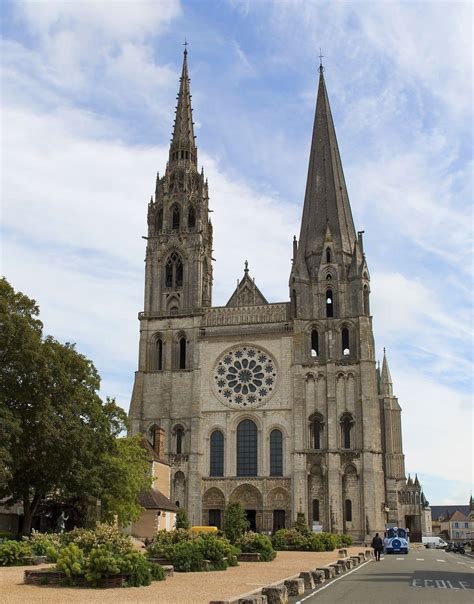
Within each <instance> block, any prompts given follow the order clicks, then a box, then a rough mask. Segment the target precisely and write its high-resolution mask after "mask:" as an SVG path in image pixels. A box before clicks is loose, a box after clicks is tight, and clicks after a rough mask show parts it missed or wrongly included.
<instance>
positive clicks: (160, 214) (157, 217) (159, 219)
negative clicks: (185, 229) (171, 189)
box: [156, 208, 163, 231]
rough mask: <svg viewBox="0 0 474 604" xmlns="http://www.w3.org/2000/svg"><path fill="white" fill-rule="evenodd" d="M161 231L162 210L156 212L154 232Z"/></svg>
mask: <svg viewBox="0 0 474 604" xmlns="http://www.w3.org/2000/svg"><path fill="white" fill-rule="evenodd" d="M162 229H163V208H160V209H159V210H158V214H157V215H156V230H157V231H161V230H162Z"/></svg>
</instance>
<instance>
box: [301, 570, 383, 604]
mask: <svg viewBox="0 0 474 604" xmlns="http://www.w3.org/2000/svg"><path fill="white" fill-rule="evenodd" d="M370 562H373V560H367V562H364V563H363V564H361V565H360V566H356V568H353V569H352V570H350V571H349V572H348V573H346V574H344V575H341V576H340V577H336V578H335V579H333V580H332V581H330V582H329V583H328V584H327V585H323V586H322V587H320V588H319V589H317V590H315V591H313V592H312V593H310V594H308V595H307V596H306V597H304V598H301V600H297V602H296V604H301V602H304V601H305V600H307V599H308V598H312V597H313V596H314V595H316V594H318V593H319V592H320V591H323V589H327V588H328V587H331V585H334V583H336V581H339V579H344V577H347V575H350V574H351V573H354V572H355V571H356V570H359V569H360V568H362V567H363V566H365V565H366V564H370Z"/></svg>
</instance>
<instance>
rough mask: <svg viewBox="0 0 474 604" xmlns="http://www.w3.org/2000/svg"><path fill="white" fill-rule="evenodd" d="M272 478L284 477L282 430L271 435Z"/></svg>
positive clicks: (273, 431)
mask: <svg viewBox="0 0 474 604" xmlns="http://www.w3.org/2000/svg"><path fill="white" fill-rule="evenodd" d="M270 476H283V436H282V433H281V432H280V430H272V432H271V434H270Z"/></svg>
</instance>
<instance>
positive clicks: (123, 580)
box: [24, 569, 128, 588]
mask: <svg viewBox="0 0 474 604" xmlns="http://www.w3.org/2000/svg"><path fill="white" fill-rule="evenodd" d="M127 578H128V577H127V575H112V576H110V577H103V578H102V579H100V580H99V581H97V583H96V585H95V587H102V588H104V587H124V586H125V585H126V584H127ZM24 583H26V584H27V585H50V586H53V585H56V586H59V585H63V586H64V585H73V586H74V587H92V585H91V583H89V582H88V581H87V580H86V578H85V577H82V576H77V577H75V578H74V579H73V580H72V581H70V580H69V578H68V576H67V575H66V573H64V572H62V571H60V570H54V569H42V570H25V577H24Z"/></svg>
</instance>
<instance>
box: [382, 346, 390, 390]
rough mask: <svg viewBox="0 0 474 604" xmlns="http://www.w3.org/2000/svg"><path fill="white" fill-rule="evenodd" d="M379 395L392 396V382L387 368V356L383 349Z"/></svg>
mask: <svg viewBox="0 0 474 604" xmlns="http://www.w3.org/2000/svg"><path fill="white" fill-rule="evenodd" d="M380 394H381V395H382V396H393V382H392V376H391V375H390V369H389V368H388V361H387V354H386V351H385V348H384V349H383V363H382V375H381V378H380Z"/></svg>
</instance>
